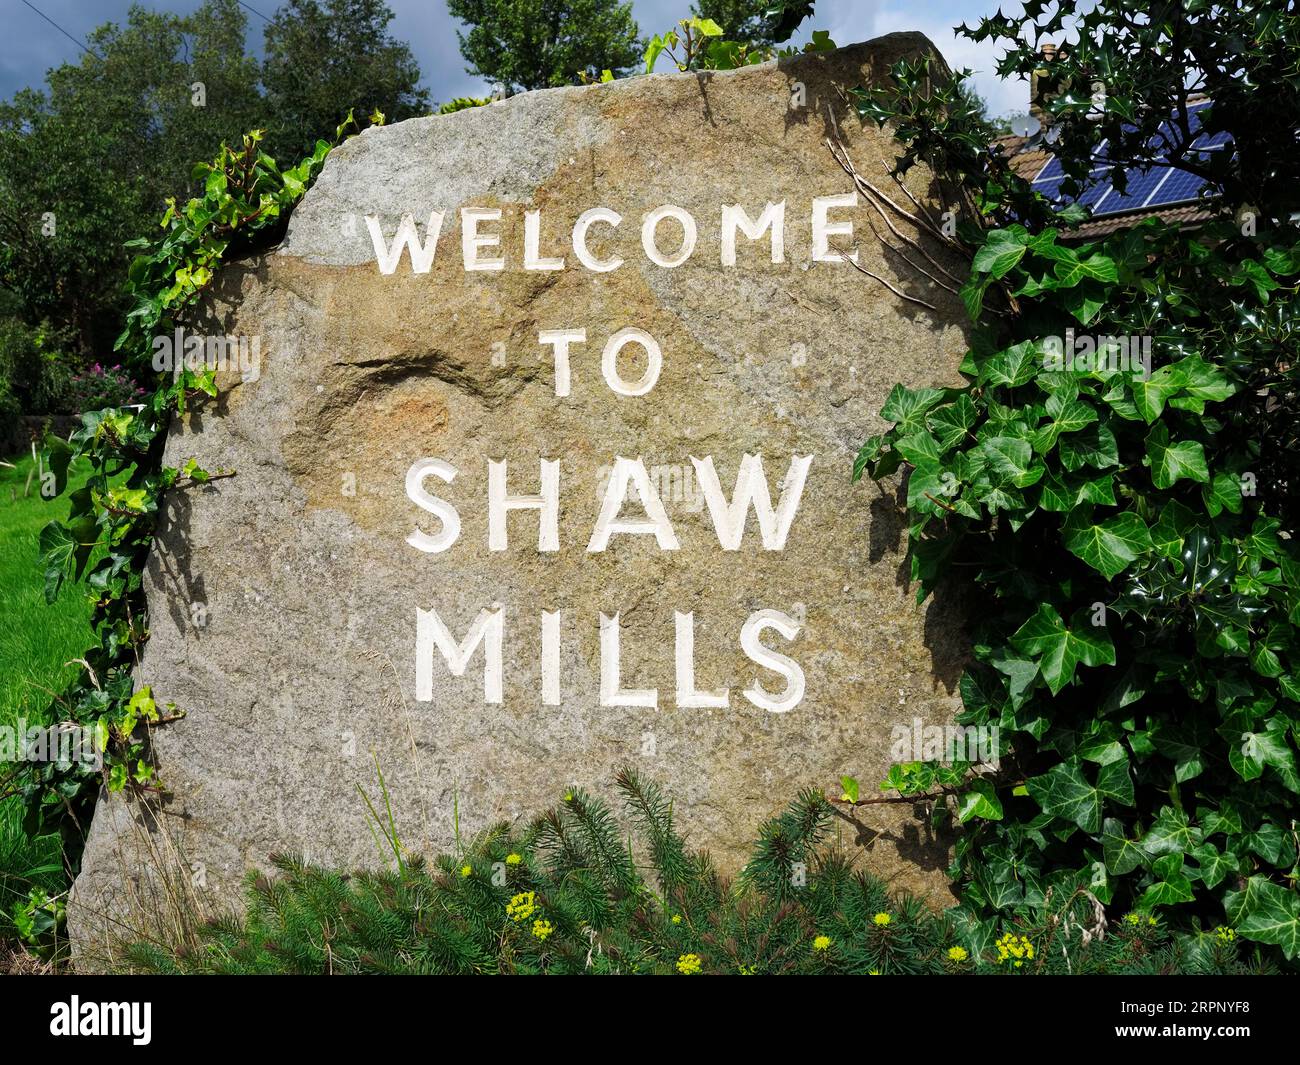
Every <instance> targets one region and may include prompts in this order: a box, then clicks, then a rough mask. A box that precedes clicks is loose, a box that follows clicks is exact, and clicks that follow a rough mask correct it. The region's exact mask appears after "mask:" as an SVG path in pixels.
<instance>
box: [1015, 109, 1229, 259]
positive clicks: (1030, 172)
mask: <svg viewBox="0 0 1300 1065" xmlns="http://www.w3.org/2000/svg"><path fill="white" fill-rule="evenodd" d="M1207 101H1208V97H1206V96H1203V95H1196V96H1193V97H1189V98H1188V101H1187V102H1188V104H1202V103H1205V102H1207ZM993 143H994V144H995V145H997V146H998V147H1000V148H1001V149H1002V150H1003V152H1005V153H1006V155H1007V156H1008V162H1009V164H1010V166H1011V170H1012V172H1013V173H1015V174H1017V175H1019V176H1020V177H1022V178H1024V179H1025V180H1026V181H1030V182H1032V181H1033V180H1034V179H1035V178H1037V177H1038V176H1039V175H1040V174H1041V173H1042V172H1043V168H1044V167H1046V166H1047V164H1048V163H1049V162H1050V161H1051V159H1052V152H1051V150H1050V148H1049V146H1048V145H1047V144H1046V142H1045V141H1044V140H1043V138H1042V136H1041V135H1039V134H1035V135H1033V136H1029V137H1022V136H1019V135H1016V134H1008V135H1006V136H1003V137H998V138H997V139H995V140H994V142H993ZM1213 216H1214V209H1213V205H1212V203H1209V202H1205V201H1202V202H1197V203H1181V204H1171V205H1166V206H1152V207H1149V208H1140V209H1137V210H1132V211H1123V212H1115V213H1113V214H1106V215H1103V216H1101V217H1099V218H1094V219H1092V220H1090V221H1087V222H1084V223H1083V224H1082V225H1080V226H1078V228H1076V229H1073V230H1071V231H1070V234H1069V237H1070V239H1075V240H1088V239H1091V238H1095V237H1104V236H1109V235H1110V234H1111V233H1117V232H1120V231H1121V230H1124V229H1128V228H1129V227H1131V226H1134V225H1137V224H1138V223H1139V222H1142V221H1145V220H1146V219H1148V218H1159V219H1161V220H1162V221H1164V222H1167V223H1169V224H1170V225H1176V226H1179V227H1189V228H1190V227H1195V226H1198V225H1200V224H1201V223H1202V222H1204V221H1206V220H1207V219H1209V218H1212V217H1213Z"/></svg>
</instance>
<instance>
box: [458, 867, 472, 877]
mask: <svg viewBox="0 0 1300 1065" xmlns="http://www.w3.org/2000/svg"><path fill="white" fill-rule="evenodd" d="M473 871H474V870H473V868H471V867H470V866H468V865H462V866H461V867H460V875H461V876H469V874H470V873H472V872H473Z"/></svg>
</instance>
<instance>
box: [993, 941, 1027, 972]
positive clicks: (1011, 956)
mask: <svg viewBox="0 0 1300 1065" xmlns="http://www.w3.org/2000/svg"><path fill="white" fill-rule="evenodd" d="M994 946H996V947H997V948H998V964H999V965H1001V964H1002V963H1003V962H1004V961H1011V962H1014V964H1015V967H1016V968H1017V969H1019V968H1020V967H1021V966H1022V965H1024V963H1025V961H1033V960H1034V945H1033V944H1032V943H1031V942H1029V938H1028V937H1027V936H1018V935H1016V934H1015V933H1014V932H1007V933H1006V934H1005V935H1004V936H1003V937H1002V938H1001V939H999V940H998V941H997V943H995V944H994Z"/></svg>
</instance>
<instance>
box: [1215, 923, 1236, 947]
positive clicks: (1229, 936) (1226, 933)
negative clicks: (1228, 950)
mask: <svg viewBox="0 0 1300 1065" xmlns="http://www.w3.org/2000/svg"><path fill="white" fill-rule="evenodd" d="M1214 938H1215V939H1217V940H1218V941H1219V942H1220V943H1231V942H1232V941H1233V940H1234V939H1236V938H1237V932H1236V929H1233V928H1229V927H1228V926H1227V925H1226V924H1221V925H1219V927H1218V928H1216V929H1215V930H1214Z"/></svg>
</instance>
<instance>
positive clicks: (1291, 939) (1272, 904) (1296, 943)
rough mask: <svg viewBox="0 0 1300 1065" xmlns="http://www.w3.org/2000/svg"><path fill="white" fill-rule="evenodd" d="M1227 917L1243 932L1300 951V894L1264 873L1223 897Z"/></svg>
mask: <svg viewBox="0 0 1300 1065" xmlns="http://www.w3.org/2000/svg"><path fill="white" fill-rule="evenodd" d="M1223 903H1224V909H1225V910H1226V911H1227V914H1228V919H1229V920H1230V921H1231V922H1232V925H1233V927H1234V928H1236V930H1237V932H1238V933H1239V934H1240V935H1243V936H1245V937H1246V938H1247V939H1253V940H1254V941H1255V942H1257V943H1271V944H1273V945H1274V946H1278V947H1281V948H1282V953H1283V954H1285V955H1286V956H1287V957H1288V958H1294V957H1295V956H1296V955H1297V954H1300V895H1297V894H1296V893H1295V891H1293V890H1289V889H1287V888H1284V887H1281V886H1279V885H1278V884H1275V883H1273V881H1271V880H1269V879H1268V878H1266V877H1263V876H1252V877H1251V878H1250V879H1249V880H1247V881H1246V887H1245V888H1244V889H1243V890H1241V891H1230V892H1228V894H1227V895H1225V896H1224V900H1223Z"/></svg>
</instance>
